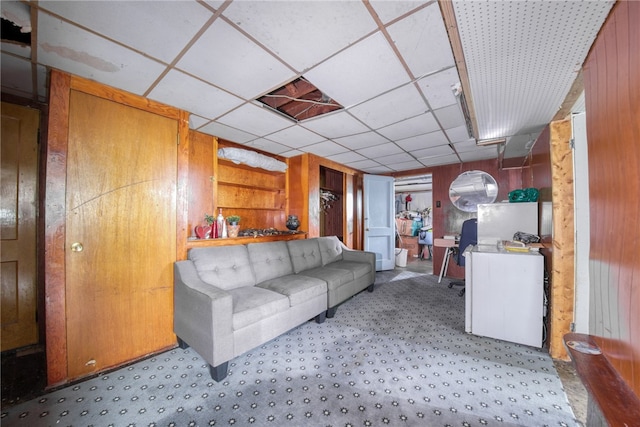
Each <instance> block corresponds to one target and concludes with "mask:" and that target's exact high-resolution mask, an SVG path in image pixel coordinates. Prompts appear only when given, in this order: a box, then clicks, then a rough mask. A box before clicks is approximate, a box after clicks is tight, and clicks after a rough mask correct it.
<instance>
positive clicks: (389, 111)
mask: <svg viewBox="0 0 640 427" xmlns="http://www.w3.org/2000/svg"><path fill="white" fill-rule="evenodd" d="M427 111H429V108H428V107H427V104H425V102H424V100H423V99H422V97H421V96H420V93H419V92H418V90H417V89H416V88H415V86H414V85H413V84H407V85H405V86H402V87H400V88H398V89H395V90H392V91H390V92H387V93H385V94H383V95H380V96H378V97H376V98H374V99H372V100H370V101H367V102H364V103H362V104H359V105H356V106H355V107H351V108H349V113H351V114H353V115H354V116H355V117H356V118H358V119H360V120H361V121H362V122H363V123H364V124H366V125H367V126H369V127H370V128H372V129H379V128H381V127H384V126H387V125H390V124H392V123H396V122H399V121H402V120H405V119H408V118H410V117H414V116H417V115H420V114H424V113H426V112H427Z"/></svg>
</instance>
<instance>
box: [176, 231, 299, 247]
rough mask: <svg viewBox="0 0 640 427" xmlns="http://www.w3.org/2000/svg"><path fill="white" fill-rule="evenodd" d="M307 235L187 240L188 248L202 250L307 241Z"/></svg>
mask: <svg viewBox="0 0 640 427" xmlns="http://www.w3.org/2000/svg"><path fill="white" fill-rule="evenodd" d="M306 238H307V233H306V232H304V231H299V232H297V233H295V234H277V235H274V236H258V237H252V236H248V237H228V238H225V239H189V240H187V248H188V249H191V248H202V247H208V246H232V245H246V244H247V243H258V242H279V241H287V240H301V239H306Z"/></svg>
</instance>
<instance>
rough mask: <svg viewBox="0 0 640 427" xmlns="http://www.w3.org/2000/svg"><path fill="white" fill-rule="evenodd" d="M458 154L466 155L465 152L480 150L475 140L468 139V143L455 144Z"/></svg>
mask: <svg viewBox="0 0 640 427" xmlns="http://www.w3.org/2000/svg"><path fill="white" fill-rule="evenodd" d="M453 146H454V147H455V149H456V151H457V152H458V153H464V152H465V151H475V150H477V149H478V146H477V145H476V140H475V139H467V140H466V141H460V142H456V143H454V144H453Z"/></svg>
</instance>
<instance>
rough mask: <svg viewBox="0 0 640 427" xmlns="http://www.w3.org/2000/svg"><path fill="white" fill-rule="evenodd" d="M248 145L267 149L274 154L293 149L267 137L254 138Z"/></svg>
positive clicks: (263, 149)
mask: <svg viewBox="0 0 640 427" xmlns="http://www.w3.org/2000/svg"><path fill="white" fill-rule="evenodd" d="M244 145H246V146H247V147H251V148H256V149H258V150H262V151H267V152H269V153H273V154H280V153H286V152H287V151H291V148H290V147H285V146H284V145H282V144H278V143H277V142H274V141H271V140H269V139H267V138H258V139H254V140H253V141H251V142H248V143H246V144H244Z"/></svg>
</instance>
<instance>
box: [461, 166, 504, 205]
mask: <svg viewBox="0 0 640 427" xmlns="http://www.w3.org/2000/svg"><path fill="white" fill-rule="evenodd" d="M497 197H498V183H497V182H496V180H495V179H493V177H492V176H491V175H489V174H488V173H486V172H483V171H468V172H463V173H461V174H460V175H459V176H458V177H457V178H456V179H455V180H454V181H453V182H452V183H451V185H450V186H449V199H451V203H453V205H454V206H455V207H456V208H458V209H460V210H461V211H464V212H477V211H478V205H479V204H481V203H493V202H495V201H496V198H497Z"/></svg>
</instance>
